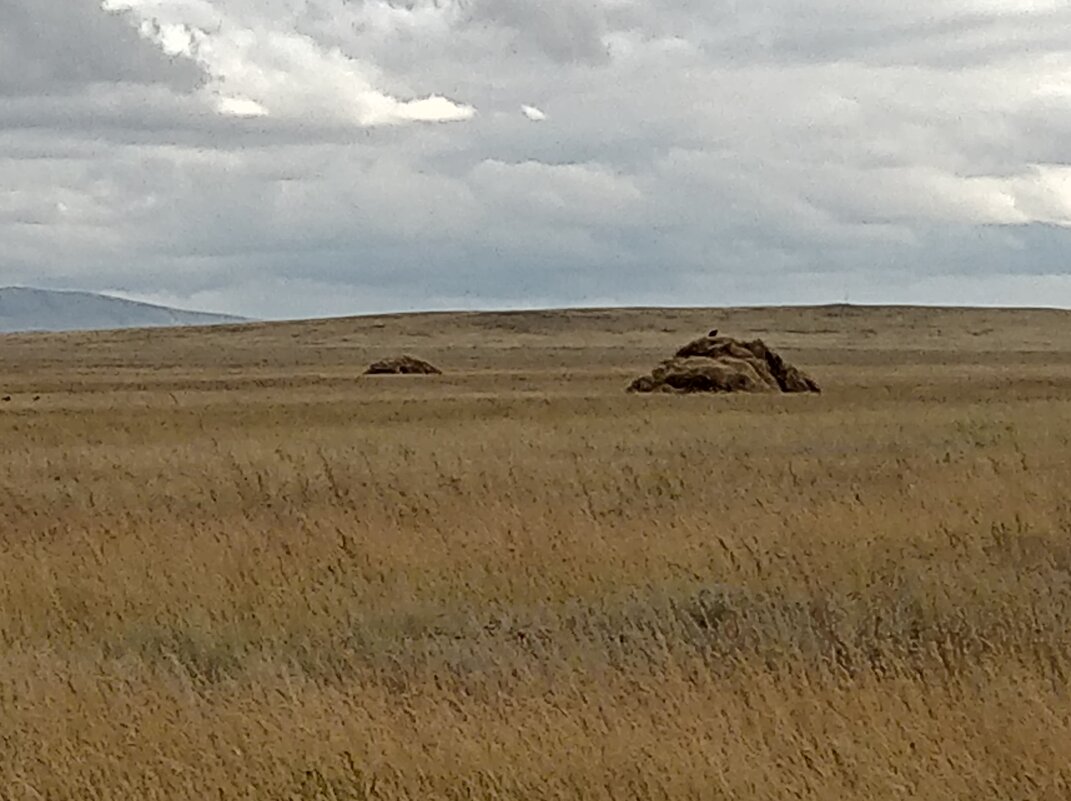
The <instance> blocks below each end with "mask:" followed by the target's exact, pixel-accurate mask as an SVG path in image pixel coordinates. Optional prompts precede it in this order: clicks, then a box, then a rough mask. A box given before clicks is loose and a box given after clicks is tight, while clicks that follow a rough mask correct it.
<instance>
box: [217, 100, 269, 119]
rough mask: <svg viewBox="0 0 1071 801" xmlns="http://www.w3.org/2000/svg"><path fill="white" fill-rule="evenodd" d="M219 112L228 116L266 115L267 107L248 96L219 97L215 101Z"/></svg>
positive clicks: (267, 112)
mask: <svg viewBox="0 0 1071 801" xmlns="http://www.w3.org/2000/svg"><path fill="white" fill-rule="evenodd" d="M216 108H217V109H218V110H219V113H220V114H224V115H226V116H229V117H266V116H268V114H269V113H270V112H269V111H268V109H266V108H265V107H264V106H262V105H261V104H260V103H258V102H257V101H256V100H250V99H249V98H248V97H221V98H219V99H218V100H217V101H216Z"/></svg>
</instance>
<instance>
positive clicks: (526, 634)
mask: <svg viewBox="0 0 1071 801" xmlns="http://www.w3.org/2000/svg"><path fill="white" fill-rule="evenodd" d="M712 325H718V326H719V327H720V328H722V329H723V331H725V332H726V333H730V334H732V335H741V336H751V335H760V336H763V337H764V338H766V339H767V340H768V341H769V342H770V344H771V345H773V346H774V347H775V348H777V349H778V350H781V351H783V352H784V353H785V355H786V356H787V357H788V358H789V360H790V361H792V362H793V363H795V364H798V365H799V366H800V367H802V368H804V369H806V370H808V371H809V372H811V373H812V374H813V375H814V376H815V377H816V378H817V379H818V380H819V381H820V382H821V383H822V384H823V387H824V389H825V392H824V394H822V395H821V396H818V397H787V396H779V397H768V396H762V397H716V398H710V397H706V398H698V397H637V396H626V395H625V394H624V392H623V389H624V386H625V385H626V384H627V382H628V380H629V379H630V378H631V377H633V376H634V375H637V374H639V373H640V372H644V371H646V370H647V369H648V368H649V367H650V366H651V365H652V364H653V363H654V362H655V361H656V360H657V359H659V358H660V357H662V356H663V355H666V354H667V353H668V352H670V351H672V349H673V348H674V347H675V346H676V345H678V344H680V343H682V342H684V341H686V340H687V339H689V338H691V337H692V336H693V335H695V334H696V333H702V332H703V331H705V330H706V329H707V328H709V327H710V326H712ZM399 352H412V353H414V354H415V355H418V356H422V357H426V358H428V359H430V360H431V361H432V362H434V363H435V364H437V365H439V366H440V367H442V368H443V369H444V370H446V371H447V374H446V375H444V376H442V377H429V378H425V377H418V378H399V377H383V378H368V377H361V376H360V375H359V374H360V372H361V371H362V370H363V369H364V367H365V366H366V365H367V364H368V363H369V362H370V361H371V360H372V359H374V358H379V357H381V356H385V355H392V354H394V353H399ZM9 393H10V394H11V395H12V400H11V401H9V402H6V403H2V404H0V443H2V446H3V449H4V458H3V460H2V461H0V487H2V490H3V491H2V494H0V527H2V528H0V575H2V577H3V582H2V583H0V799H3V800H4V801H16V799H17V800H18V801H23V799H26V800H27V801H29V799H49V801H52V799H57V800H58V799H116V800H117V801H118V800H119V799H123V800H124V801H125V800H126V799H139V801H140V800H141V799H198V801H200V799H277V800H278V801H282V800H283V799H325V800H332V801H334V800H337V799H373V798H382V799H394V798H407V799H548V798H561V799H573V798H578V799H579V798H583V799H615V801H616V800H618V799H648V798H653V799H690V798H695V799H717V798H725V799H738V798H739V799H787V798H793V799H821V800H822V801H827V800H831V799H849V798H850V799H892V798H919V799H927V800H928V801H944V800H945V799H980V798H985V799H1024V801H1025V800H1026V799H1031V800H1033V799H1065V798H1067V797H1068V796H1069V795H1071V768H1069V765H1071V696H1069V690H1071V687H1069V683H1068V680H1069V679H1068V672H1069V671H1071V635H1069V623H1071V495H1069V493H1068V485H1067V482H1068V479H1069V477H1071V469H1069V457H1068V453H1069V446H1071V315H1069V314H1064V313H1060V312H1028V311H981V310H975V311H962V310H960V311H953V310H921V309H854V308H842V307H832V308H826V309H811V310H736V311H718V312H711V311H706V312H704V311H694V310H676V311H653V310H648V311H643V310H634V311H622V312H589V313H580V312H572V313H527V314H517V315H428V316H418V317H385V318H368V319H361V320H342V321H325V322H315V323H294V324H280V325H253V326H244V327H237V328H227V329H214V330H182V331H168V332H125V333H107V334H85V335H41V336H14V337H5V338H2V339H0V394H9ZM35 396H39V397H38V398H37V399H36V400H35V399H34V398H35Z"/></svg>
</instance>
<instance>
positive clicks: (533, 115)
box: [521, 105, 547, 122]
mask: <svg viewBox="0 0 1071 801" xmlns="http://www.w3.org/2000/svg"><path fill="white" fill-rule="evenodd" d="M521 113H522V114H523V115H524V116H526V117H527V118H528V119H530V120H531V121H532V122H543V120H545V119H546V118H547V115H546V114H545V113H544V112H543V111H542V110H541V109H538V108H536V107H535V106H525V105H522V106H521Z"/></svg>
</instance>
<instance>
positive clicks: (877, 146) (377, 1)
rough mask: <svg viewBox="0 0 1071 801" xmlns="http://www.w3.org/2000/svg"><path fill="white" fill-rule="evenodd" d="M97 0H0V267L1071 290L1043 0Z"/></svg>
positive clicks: (463, 284)
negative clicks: (0, 252)
mask: <svg viewBox="0 0 1071 801" xmlns="http://www.w3.org/2000/svg"><path fill="white" fill-rule="evenodd" d="M107 5H108V7H107V8H102V7H98V6H97V5H96V0H93V2H87V1H86V0H32V1H31V0H0V23H2V24H0V67H2V69H0V93H2V94H3V95H4V97H3V102H0V181H2V183H3V186H4V188H5V192H4V194H3V196H2V197H0V239H2V241H3V242H4V243H5V255H4V257H3V259H2V260H0V284H3V283H23V284H42V285H46V286H69V287H74V288H87V289H112V290H116V289H117V290H121V291H125V292H127V293H130V294H134V295H141V296H146V297H156V298H167V299H170V300H176V301H180V302H182V305H187V306H190V305H193V306H196V305H200V302H202V301H203V303H204V304H208V305H210V306H211V307H212V308H215V309H218V310H222V311H234V312H238V313H245V314H249V315H253V316H261V315H266V314H278V315H288V316H294V315H303V314H315V313H327V312H332V313H339V312H342V311H346V310H354V311H357V310H361V311H367V310H374V309H383V308H415V307H421V306H440V307H441V306H450V305H455V306H456V305H467V306H474V307H475V306H484V307H486V306H488V305H525V306H529V305H552V304H559V303H572V304H585V303H594V302H615V303H650V302H660V303H664V302H677V303H733V302H784V301H796V300H840V299H842V298H843V295H844V293H845V291H848V292H849V293H850V295H851V297H852V299H858V300H871V301H874V300H882V299H885V300H913V301H919V300H927V299H930V300H934V301H949V300H955V299H956V298H957V297H960V298H963V299H964V300H967V299H969V300H971V302H984V301H986V300H987V299H989V300H992V301H994V302H999V300H1000V299H1001V297H1007V298H1008V299H1009V300H1010V299H1014V300H1016V301H1017V302H1025V301H1028V300H1029V299H1030V297H1032V296H1031V294H1030V292H1031V289H1030V287H1031V286H1032V285H1035V284H1034V283H1032V282H1036V287H1037V290H1036V296H1034V297H1036V300H1037V301H1038V302H1041V301H1044V302H1050V303H1051V302H1059V301H1062V302H1065V303H1068V304H1071V283H1069V282H1068V281H1067V280H1064V278H1061V276H1065V274H1066V273H1068V269H1067V266H1066V265H1067V263H1068V262H1067V255H1068V252H1069V246H1071V177H1069V176H1071V172H1069V169H1068V163H1069V161H1068V158H1067V154H1066V142H1067V140H1068V137H1069V136H1071V106H1069V104H1068V100H1069V99H1071V77H1069V76H1071V46H1069V45H1068V44H1067V43H1066V42H1065V41H1064V40H1065V38H1066V37H1064V36H1063V35H1062V32H1063V31H1066V30H1067V28H1068V25H1069V24H1071V10H1069V9H1068V8H1067V7H1066V5H1065V4H1062V3H1056V2H1049V0H1044V1H1043V0H1036V1H1034V2H1028V1H1027V0H1024V1H1023V2H1014V3H1013V2H1011V0H930V1H929V2H923V0H908V2H905V3H901V4H899V5H897V6H895V7H893V6H891V5H889V4H888V3H879V2H878V1H877V0H853V2H846V0H815V1H814V2H812V3H809V4H806V6H803V5H800V4H798V3H790V2H788V0H770V2H764V3H760V4H745V3H729V2H700V0H592V2H585V3H576V2H572V1H571V0H551V1H550V2H547V3H538V4H536V3H522V2H520V0H517V1H516V2H514V1H513V0H499V1H498V2H493V1H492V0H404V1H403V0H152V1H151V2H150V1H149V0H122V2H120V0H109V2H108V4H107ZM109 9H110V10H109ZM65 15H67V16H65ZM68 19H70V20H71V23H70V24H68V22H67V20H68ZM533 98H537V99H538V107H537V106H536V105H532V104H531V101H532V99H533ZM476 109H479V113H478V114H477V113H476ZM518 109H520V110H521V112H520V113H518ZM542 109H552V110H553V121H554V122H553V124H550V123H548V125H549V127H548V125H542V126H539V125H533V124H532V122H533V121H538V118H539V117H541V116H544V115H543V112H542ZM563 121H567V123H568V124H564V123H563ZM442 122H464V123H465V124H459V125H446V124H438V123H442ZM1065 277H1066V276H1065ZM1002 293H1004V294H1002ZM184 298H189V299H191V302H185V301H184V300H183V299H184ZM193 301H196V302H193Z"/></svg>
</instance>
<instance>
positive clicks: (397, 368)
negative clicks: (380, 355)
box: [364, 356, 442, 375]
mask: <svg viewBox="0 0 1071 801" xmlns="http://www.w3.org/2000/svg"><path fill="white" fill-rule="evenodd" d="M364 373H365V375H442V370H440V369H439V368H438V367H436V366H435V365H433V364H430V363H429V362H426V361H424V360H423V359H417V358H414V357H413V356H392V357H391V358H389V359H382V360H381V361H378V362H374V363H373V364H372V365H371V366H369V368H368V369H367V370H365V371H364Z"/></svg>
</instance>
